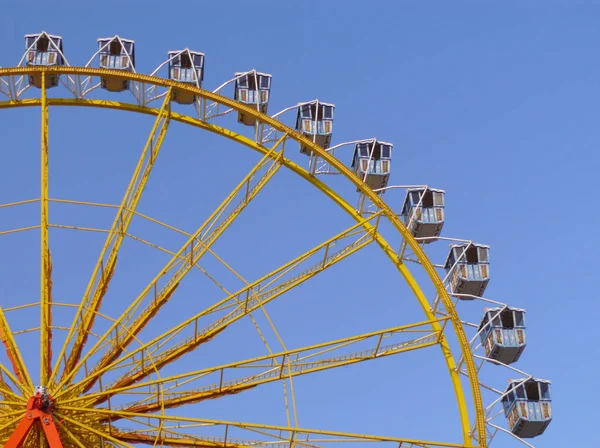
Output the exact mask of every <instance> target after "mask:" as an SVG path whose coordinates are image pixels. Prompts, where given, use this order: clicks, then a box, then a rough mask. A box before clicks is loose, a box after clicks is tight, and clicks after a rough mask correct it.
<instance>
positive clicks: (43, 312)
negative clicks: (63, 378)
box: [40, 74, 52, 386]
mask: <svg viewBox="0 0 600 448" xmlns="http://www.w3.org/2000/svg"><path fill="white" fill-rule="evenodd" d="M46 82H47V77H46V75H45V74H42V104H41V111H42V127H41V161H40V165H41V170H40V184H41V195H40V212H41V219H40V233H41V239H40V245H41V247H40V251H41V254H40V289H41V291H40V302H41V304H40V385H43V386H46V385H47V384H48V379H49V378H50V375H51V372H52V365H51V363H52V329H51V328H50V327H51V326H52V262H51V261H50V249H49V247H48V97H47V92H46V88H47V86H46Z"/></svg>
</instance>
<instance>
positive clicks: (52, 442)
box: [4, 387, 63, 448]
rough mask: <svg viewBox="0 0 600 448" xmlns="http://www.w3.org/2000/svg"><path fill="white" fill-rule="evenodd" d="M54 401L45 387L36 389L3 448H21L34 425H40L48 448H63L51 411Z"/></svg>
mask: <svg viewBox="0 0 600 448" xmlns="http://www.w3.org/2000/svg"><path fill="white" fill-rule="evenodd" d="M53 410H54V400H53V399H52V397H51V396H50V394H48V393H47V391H46V388H45V387H36V391H35V395H34V396H33V397H31V398H30V399H29V401H28V402H27V410H26V411H25V415H24V416H23V418H22V419H21V422H20V423H19V424H18V425H17V428H16V429H15V432H13V434H12V436H10V439H8V442H7V443H6V445H5V446H4V447H5V448H21V447H22V446H23V443H24V442H25V439H27V436H28V435H29V432H30V431H31V428H33V426H34V425H36V424H39V425H41V429H42V431H43V432H44V434H45V436H46V440H47V441H48V445H49V447H50V448H63V445H62V442H61V441H60V436H59V434H58V428H57V426H56V422H55V421H54V417H53V416H52V411H53Z"/></svg>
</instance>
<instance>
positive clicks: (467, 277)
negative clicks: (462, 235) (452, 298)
mask: <svg viewBox="0 0 600 448" xmlns="http://www.w3.org/2000/svg"><path fill="white" fill-rule="evenodd" d="M489 260H490V248H489V246H484V245H482V244H473V243H465V244H457V245H452V246H451V247H450V253H449V254H448V258H447V259H446V264H445V266H444V268H445V270H446V274H448V278H449V282H450V290H451V292H452V293H454V294H467V295H472V296H479V297H481V296H482V295H483V293H484V292H485V288H486V287H487V284H488V282H489V280H490V262H489ZM461 299H466V300H469V299H472V298H470V297H461Z"/></svg>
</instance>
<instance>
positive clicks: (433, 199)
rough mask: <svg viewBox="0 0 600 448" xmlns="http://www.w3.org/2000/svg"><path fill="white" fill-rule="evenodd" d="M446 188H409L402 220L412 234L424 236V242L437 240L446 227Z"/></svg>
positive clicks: (419, 236) (417, 236)
mask: <svg viewBox="0 0 600 448" xmlns="http://www.w3.org/2000/svg"><path fill="white" fill-rule="evenodd" d="M444 199H445V192H444V190H436V189H434V188H409V189H408V190H407V191H406V198H405V199H404V205H403V207H402V214H401V217H402V220H403V222H404V225H405V226H407V228H408V230H409V231H410V232H411V234H412V236H414V237H415V238H424V239H423V240H422V242H423V243H431V242H432V241H435V237H438V236H440V234H441V233H442V227H444Z"/></svg>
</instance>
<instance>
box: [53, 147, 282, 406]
mask: <svg viewBox="0 0 600 448" xmlns="http://www.w3.org/2000/svg"><path fill="white" fill-rule="evenodd" d="M286 137H287V136H283V137H282V138H281V139H280V140H279V141H278V142H277V143H276V144H275V145H274V146H273V147H272V148H271V150H270V151H269V152H268V153H267V154H265V155H264V156H263V157H262V158H261V160H260V161H259V163H258V164H257V165H256V166H255V167H254V168H253V169H252V170H251V171H250V172H249V173H248V175H247V176H246V177H245V178H244V179H243V180H242V182H240V183H239V185H238V186H237V187H236V188H235V189H234V190H233V192H231V194H230V195H229V196H228V197H227V198H226V199H225V200H224V201H223V202H222V203H221V205H220V206H219V207H218V208H217V209H216V210H215V211H214V212H213V213H212V214H211V216H210V217H209V218H208V219H207V220H206V221H205V222H204V224H203V225H202V226H200V228H198V230H196V232H194V234H193V235H192V236H191V237H190V238H189V239H188V241H187V242H186V243H185V244H184V245H183V246H182V247H181V248H180V249H179V251H178V252H177V253H176V254H175V255H174V256H173V257H172V258H171V260H170V261H169V262H168V263H167V265H166V266H165V267H164V268H163V269H162V270H161V271H160V272H159V274H158V275H157V276H156V277H155V278H154V279H153V280H152V282H151V283H150V284H149V285H148V286H146V287H145V288H144V290H143V291H142V293H141V294H140V295H139V296H138V297H137V298H136V299H135V300H134V301H133V302H132V303H131V305H130V306H129V307H128V308H127V309H126V310H125V311H124V312H123V314H121V316H120V317H119V318H118V319H117V320H116V321H115V322H114V323H113V325H112V326H111V327H110V328H109V329H108V330H107V331H106V333H105V334H104V336H103V338H102V339H100V340H99V341H98V342H97V343H96V344H95V345H94V347H93V348H92V349H91V350H90V351H89V352H88V353H87V354H86V355H85V356H84V357H83V359H82V360H81V361H80V362H79V363H78V364H77V366H76V367H75V368H74V369H73V370H72V371H71V372H69V373H68V374H67V375H65V376H64V377H63V379H62V380H61V382H60V384H59V385H58V387H57V388H56V389H55V390H56V393H55V395H56V396H57V397H58V396H59V395H61V394H62V392H60V390H61V388H62V387H63V386H65V385H66V384H68V382H69V381H70V380H71V379H72V378H73V377H74V376H75V374H76V373H77V371H78V370H79V369H80V368H81V366H82V365H83V363H84V362H85V361H86V360H87V359H88V358H89V357H90V356H91V355H93V354H95V353H96V351H97V350H98V349H99V348H100V347H101V345H102V343H103V342H104V341H106V340H108V339H110V337H111V335H113V334H114V332H116V333H117V335H116V337H115V338H114V340H112V341H111V343H110V344H109V346H108V350H106V352H105V353H104V355H103V356H102V358H101V360H100V362H99V364H97V366H96V368H95V369H96V370H99V369H102V368H103V367H105V366H107V365H109V364H111V363H112V362H113V361H114V360H115V359H117V358H118V357H119V355H120V354H121V353H122V352H123V350H124V349H125V348H126V347H127V346H128V345H129V344H130V343H131V342H132V341H133V340H134V339H135V337H136V335H137V334H138V333H139V332H140V331H141V330H142V329H143V328H144V327H145V326H146V324H147V323H148V322H149V321H150V320H151V319H152V318H153V317H154V316H155V315H156V313H157V312H158V311H159V310H160V308H161V307H162V306H163V305H164V304H165V303H167V301H168V300H169V299H170V298H171V296H172V294H173V293H174V292H175V289H176V288H177V286H178V285H179V282H180V281H181V280H183V278H184V277H185V275H187V273H188V272H189V271H190V270H191V269H192V268H193V267H194V265H195V264H196V263H197V262H198V261H199V260H200V258H201V257H202V256H203V255H204V254H205V253H206V252H207V251H208V250H209V249H210V247H211V246H212V245H213V244H214V243H215V242H216V241H217V239H218V238H219V237H220V236H221V235H222V234H223V232H224V231H225V230H226V229H227V228H228V227H229V226H230V225H231V224H232V223H233V221H234V220H235V219H236V218H237V217H238V216H239V215H240V213H241V212H242V211H243V210H244V209H245V208H246V206H247V205H248V204H249V203H250V202H251V201H252V200H253V199H254V198H255V197H256V196H257V195H258V193H259V192H260V191H261V190H262V188H263V187H264V186H265V185H266V184H267V183H268V181H269V180H270V179H271V178H272V177H273V175H274V174H275V173H276V172H277V171H278V170H279V168H280V167H281V158H282V156H283V147H282V149H281V151H280V152H279V154H278V156H277V157H276V158H275V159H274V160H271V156H272V154H273V153H274V152H275V151H276V149H277V148H278V147H279V146H280V145H282V146H284V142H285V138H286ZM264 168H266V170H265V172H264V173H263V174H262V175H260V176H259V172H260V171H261V170H263V169H264ZM236 197H239V198H240V199H239V201H240V202H239V203H238V204H237V205H236V206H235V207H233V208H232V209H231V207H230V206H231V205H232V203H233V201H234V199H235V198H236ZM230 209H231V210H230ZM227 210H230V212H229V213H228V214H226V213H225V212H226V211H227ZM182 257H183V261H182ZM159 283H161V284H162V285H163V286H162V287H160V286H159ZM151 293H152V294H153V297H152V298H151V300H149V301H147V300H146V299H147V298H149V295H150V294H151ZM145 301H147V302H148V304H147V305H146V307H145V308H144V309H142V311H141V312H139V313H137V310H138V309H139V307H140V306H141V305H142V304H143V303H144V302H145ZM87 378H88V380H89V381H88V382H87V385H88V388H91V387H92V386H93V384H94V382H95V380H96V378H97V376H89V377H87Z"/></svg>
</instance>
